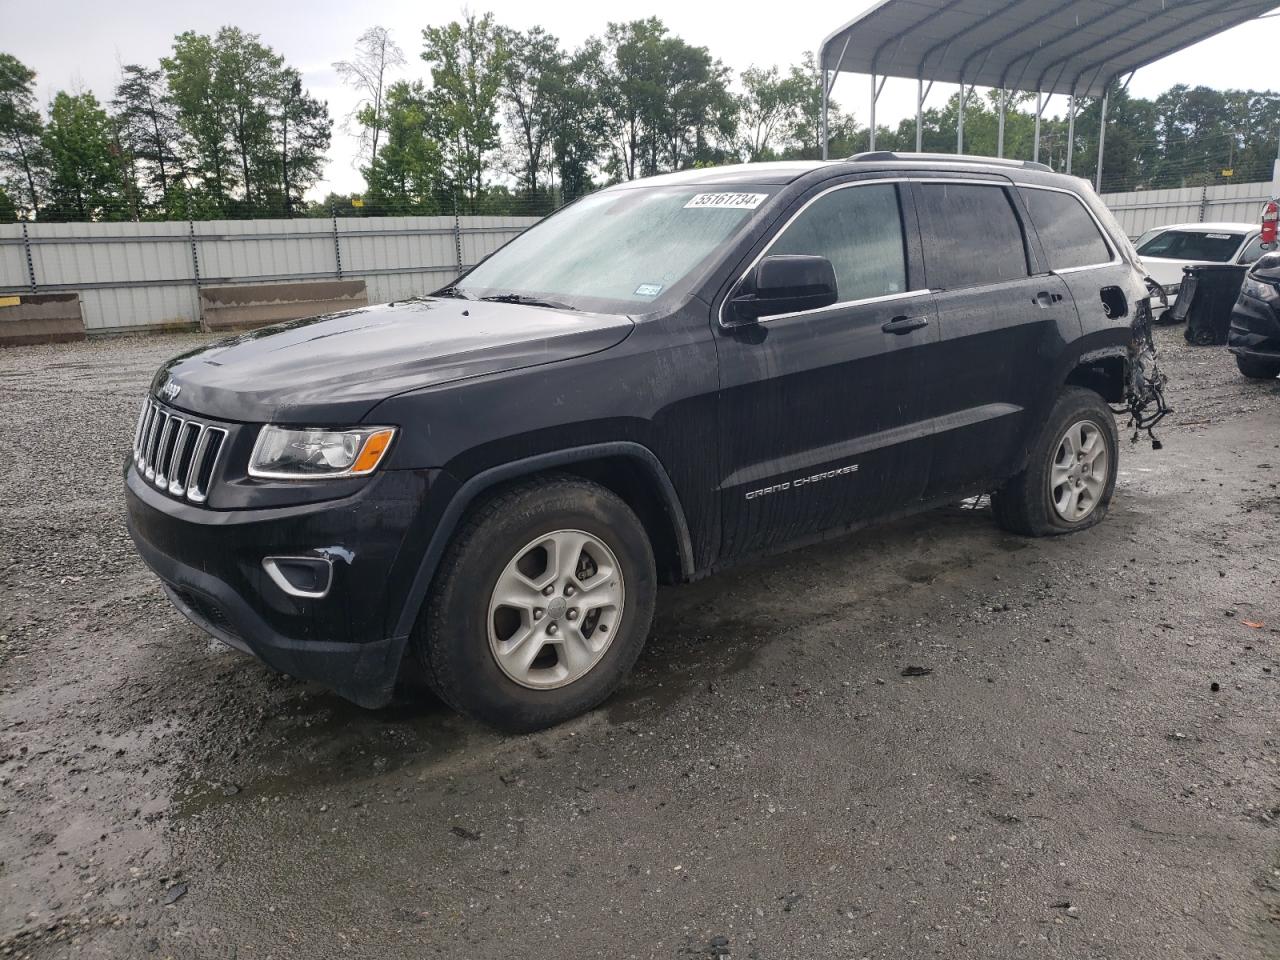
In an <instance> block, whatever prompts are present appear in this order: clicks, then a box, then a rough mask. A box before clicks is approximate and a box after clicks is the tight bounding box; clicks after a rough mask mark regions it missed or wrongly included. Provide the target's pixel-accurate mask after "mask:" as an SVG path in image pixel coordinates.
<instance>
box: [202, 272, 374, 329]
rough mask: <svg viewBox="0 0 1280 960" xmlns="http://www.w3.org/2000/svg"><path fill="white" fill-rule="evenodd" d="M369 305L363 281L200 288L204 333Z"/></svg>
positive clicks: (305, 281)
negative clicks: (205, 331)
mask: <svg viewBox="0 0 1280 960" xmlns="http://www.w3.org/2000/svg"><path fill="white" fill-rule="evenodd" d="M368 305H369V295H368V293H367V291H366V290H365V282H364V281H363V280H304V281H301V282H298V283H252V284H236V285H234V286H225V287H201V288H200V317H201V323H202V325H203V326H204V328H205V329H206V330H211V331H219V330H245V329H248V328H251V327H265V326H267V325H268V324H272V323H279V322H280V321H282V320H299V319H302V318H303V317H318V316H320V315H322V314H325V313H336V312H337V311H339V310H350V309H352V308H354V307H366V306H368Z"/></svg>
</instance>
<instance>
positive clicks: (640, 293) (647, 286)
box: [634, 283, 662, 297]
mask: <svg viewBox="0 0 1280 960" xmlns="http://www.w3.org/2000/svg"><path fill="white" fill-rule="evenodd" d="M661 292H662V284H660V283H642V284H640V286H638V287H636V292H635V294H634V295H635V296H637V297H656V296H657V295H658V294H660V293H661Z"/></svg>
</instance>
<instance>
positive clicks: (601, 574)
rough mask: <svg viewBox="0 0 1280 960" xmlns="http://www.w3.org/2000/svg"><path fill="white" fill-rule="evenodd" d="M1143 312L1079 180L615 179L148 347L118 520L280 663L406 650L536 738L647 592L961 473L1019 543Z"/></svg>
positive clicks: (1078, 493)
mask: <svg viewBox="0 0 1280 960" xmlns="http://www.w3.org/2000/svg"><path fill="white" fill-rule="evenodd" d="M1146 298H1147V290H1146V288H1145V287H1144V280H1143V273H1142V269H1141V267H1140V265H1139V263H1138V260H1137V257H1136V255H1135V253H1134V251H1133V249H1132V247H1131V245H1130V244H1129V242H1128V241H1127V239H1126V238H1125V236H1124V234H1123V232H1122V231H1121V230H1120V229H1119V228H1118V226H1117V225H1116V223H1115V221H1114V220H1113V219H1112V217H1111V216H1110V214H1109V213H1108V211H1107V210H1106V208H1105V207H1104V206H1103V205H1102V204H1101V202H1100V201H1099V200H1098V198H1097V197H1096V196H1095V195H1094V193H1093V192H1092V191H1091V190H1090V189H1089V187H1088V185H1087V184H1086V183H1085V182H1084V181H1082V180H1078V179H1073V178H1069V177H1065V176H1059V175H1055V174H1053V173H1051V172H1049V171H1048V169H1047V168H1045V167H1043V166H1040V165H1038V164H1027V163H1016V162H1000V161H980V160H977V159H974V158H963V157H960V158H957V157H937V156H928V155H901V156H899V155H894V154H885V153H879V154H863V155H860V156H857V157H854V158H851V159H850V160H847V161H840V162H832V163H817V162H813V163H774V164H767V163H766V164H751V165H744V166H731V167H722V168H719V169H704V170H691V171H686V172H683V173H677V174H672V175H669V176H659V177H653V178H650V179H647V180H638V181H635V182H631V183H625V184H619V185H618V186H615V187H610V188H609V189H606V190H601V191H600V192H598V193H594V194H592V195H590V196H588V197H585V198H584V199H582V200H579V201H578V202H576V203H574V204H572V205H570V206H568V207H566V208H565V209H563V210H561V211H560V212H558V213H556V214H555V215H554V216H551V217H549V218H547V219H546V220H544V221H542V222H541V223H539V224H537V225H536V226H534V227H532V228H531V229H529V230H528V231H526V232H525V233H524V234H522V235H521V236H519V237H518V238H517V239H515V240H513V241H511V242H510V243H509V244H507V245H506V246H504V247H503V248H502V249H500V250H499V251H497V252H496V253H494V254H493V255H491V256H490V257H488V258H487V259H486V260H484V261H483V262H482V263H480V264H479V265H478V266H476V267H474V268H473V269H471V270H470V271H469V272H467V273H466V274H464V275H463V276H462V277H460V278H459V279H458V280H457V281H456V282H454V283H453V284H452V285H450V286H448V287H446V288H445V289H443V290H440V291H438V292H437V293H436V294H435V295H433V296H430V297H425V298H422V299H417V300H412V301H408V302H403V303H394V304H387V305H385V306H375V307H369V308H367V309H362V310H355V311H351V312H349V313H342V314H337V315H333V316H328V317H320V318H316V319H312V320H305V321H298V322H291V323H284V324H280V325H278V326H275V327H271V328H267V329H264V330H258V331H255V332H252V333H248V334H246V335H244V336H241V337H238V338H236V339H232V340H226V341H223V342H221V343H216V344H213V345H211V346H207V347H203V348H201V349H198V350H196V351H193V352H191V353H189V354H186V355H184V356H181V357H178V358H176V359H174V360H172V361H170V362H169V363H167V364H166V365H165V366H164V367H163V368H162V369H161V370H160V371H159V372H158V373H157V374H156V377H155V380H154V382H153V384H152V386H151V390H150V392H149V396H148V397H147V398H146V400H145V402H144V404H143V409H142V413H141V416H140V418H139V420H138V424H137V429H136V432H135V435H134V438H133V440H134V442H133V449H132V452H131V453H130V455H129V457H128V459H127V464H126V471H125V474H126V475H125V482H126V485H127V501H128V525H129V530H130V533H131V534H132V536H133V539H134V540H135V542H136V543H137V547H138V550H139V551H140V552H141V554H142V557H143V558H144V560H145V561H146V562H147V564H148V565H149V566H150V567H151V569H152V570H154V571H155V573H156V574H157V575H158V576H159V577H160V579H161V581H162V583H163V585H164V588H165V590H166V592H167V593H168V595H169V597H170V598H171V599H172V601H173V603H174V604H175V605H176V606H177V607H178V609H179V610H180V611H182V613H184V614H185V615H186V616H187V617H189V618H190V619H191V620H193V621H194V622H195V623H196V624H198V625H199V626H200V627H202V628H203V629H205V630H206V631H208V632H209V633H211V634H213V635H214V636H215V637H218V638H220V639H221V640H223V641H225V642H226V643H228V644H231V645H232V646H235V647H239V648H241V649H243V650H247V651H251V652H252V653H254V654H256V655H257V656H258V657H260V658H261V659H263V660H265V661H266V662H267V663H269V664H271V665H272V666H274V667H276V668H277V669H279V670H282V671H285V672H287V673H290V674H294V675H296V676H299V677H306V678H311V679H315V680H319V681H321V682H323V683H325V684H327V685H329V686H331V687H332V688H334V689H335V690H337V691H338V692H339V693H341V694H342V695H343V696H345V697H348V698H349V699H351V700H354V701H355V702H357V703H360V704H363V705H366V706H370V707H375V706H379V705H381V704H384V703H386V702H387V701H388V699H389V698H390V696H391V693H392V688H393V685H394V683H395V681H396V678H397V675H398V673H399V671H400V669H401V665H402V661H403V660H404V658H405V657H406V656H412V657H416V658H417V659H418V661H419V662H420V663H421V665H422V667H423V668H424V671H425V674H426V677H427V678H428V682H429V683H430V684H431V686H432V687H433V688H434V689H435V690H436V691H437V692H438V693H439V695H440V696H441V697H442V698H443V699H444V700H446V701H447V702H448V703H450V704H452V705H453V706H454V707H455V708H457V709H458V710H461V711H464V712H466V713H468V714H471V715H473V716H475V717H478V718H481V719H483V720H485V721H487V722H489V723H492V724H495V725H498V726H501V727H504V728H507V729H512V730H530V729H535V728H538V727H543V726H547V725H549V724H553V723H556V722H557V721H560V720H563V719H565V718H567V717H570V716H573V715H575V714H577V713H580V712H582V711H584V710H587V709H589V708H591V707H592V706H594V705H596V704H598V703H599V702H601V701H602V700H603V699H604V698H605V697H607V696H608V695H609V693H610V692H611V691H613V690H614V689H615V688H616V687H617V686H618V685H619V683H620V682H621V680H622V679H623V677H624V676H625V675H626V673H627V671H628V669H629V668H630V667H631V665H632V664H633V663H634V662H635V660H636V657H637V656H638V654H639V653H640V649H641V646H642V645H643V643H644V640H645V636H646V634H647V632H648V630H649V625H650V620H651V617H652V614H653V609H654V595H655V589H656V586H657V584H658V582H659V581H660V580H665V581H682V580H690V579H693V578H697V577H701V576H703V575H705V574H708V573H710V572H712V571H715V570H717V569H719V568H721V567H724V566H726V565H728V564H731V563H733V562H735V561H738V560H740V559H742V558H744V557H749V556H752V555H757V554H760V553H762V552H767V551H774V550H779V549H782V548H784V547H788V546H791V545H795V544H799V543H802V542H804V541H806V540H814V539H817V538H822V537H826V536H830V535H831V534H832V533H833V532H834V531H843V530H851V529H854V528H856V527H859V526H862V525H865V524H867V523H870V522H872V521H876V520H882V519H884V518H887V517H893V516H899V515H903V514H907V513H912V512H916V511H921V510H926V509H928V508H930V507H932V506H936V505H940V504H945V503H948V502H953V501H956V500H957V499H961V498H964V497H967V496H970V495H973V494H979V493H983V492H987V491H994V494H993V505H994V514H995V517H996V519H997V521H998V522H999V523H1000V524H1002V525H1003V526H1005V527H1006V528H1008V529H1010V530H1014V531H1017V532H1019V533H1023V534H1027V535H1031V536H1040V535H1046V534H1056V533H1067V532H1071V531H1076V530H1082V529H1085V528H1087V527H1089V526H1091V525H1092V524H1095V523H1097V522H1098V521H1100V520H1101V519H1102V517H1103V516H1104V515H1105V513H1106V511H1107V505H1108V502H1109V501H1110V499H1111V496H1112V491H1113V490H1114V487H1115V482H1116V468H1117V457H1118V454H1119V449H1118V443H1117V431H1116V426H1115V422H1114V419H1113V416H1112V412H1111V409H1110V407H1109V403H1117V404H1118V403H1123V402H1125V401H1126V399H1128V400H1129V401H1130V402H1131V403H1136V398H1137V397H1138V394H1140V393H1141V392H1142V384H1143V382H1148V383H1149V382H1151V379H1152V377H1153V376H1155V374H1154V371H1153V370H1152V369H1149V366H1150V363H1151V357H1150V354H1151V351H1150V346H1149V337H1148V338H1147V339H1146V340H1145V341H1144V336H1145V335H1146V334H1145V329H1146V328H1145V323H1144V319H1149V314H1148V313H1147V302H1146ZM1144 357H1145V358H1146V360H1144V359H1143V358H1144ZM851 589H856V588H855V587H852V586H851Z"/></svg>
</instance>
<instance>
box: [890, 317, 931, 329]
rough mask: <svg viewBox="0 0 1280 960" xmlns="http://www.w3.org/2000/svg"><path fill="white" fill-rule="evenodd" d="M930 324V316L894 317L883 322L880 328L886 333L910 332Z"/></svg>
mask: <svg viewBox="0 0 1280 960" xmlns="http://www.w3.org/2000/svg"><path fill="white" fill-rule="evenodd" d="M928 325H929V318H928V317H907V316H901V317H894V318H893V319H892V320H890V321H888V322H887V323H885V324H882V325H881V327H880V329H881V330H883V331H884V332H885V333H910V332H911V331H912V330H919V329H920V328H921V327H927V326H928Z"/></svg>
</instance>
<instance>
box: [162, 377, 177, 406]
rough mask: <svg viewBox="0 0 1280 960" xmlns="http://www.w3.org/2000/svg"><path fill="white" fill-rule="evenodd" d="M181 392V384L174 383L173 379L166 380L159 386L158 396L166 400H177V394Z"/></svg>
mask: <svg viewBox="0 0 1280 960" xmlns="http://www.w3.org/2000/svg"><path fill="white" fill-rule="evenodd" d="M181 392H182V385H181V384H179V383H174V382H173V380H166V381H165V382H164V386H163V387H161V388H160V396H162V397H164V399H166V400H170V401H172V400H177V399H178V394H180V393H181Z"/></svg>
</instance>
